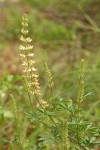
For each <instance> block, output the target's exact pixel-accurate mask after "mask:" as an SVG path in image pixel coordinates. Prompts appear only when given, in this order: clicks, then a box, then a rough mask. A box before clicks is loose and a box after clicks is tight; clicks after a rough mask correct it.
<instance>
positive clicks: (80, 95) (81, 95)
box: [77, 59, 85, 103]
mask: <svg viewBox="0 0 100 150" xmlns="http://www.w3.org/2000/svg"><path fill="white" fill-rule="evenodd" d="M84 71H85V60H84V59H82V60H81V64H80V70H79V90H78V97H77V101H78V103H81V102H82V101H83V99H84V79H83V78H84Z"/></svg>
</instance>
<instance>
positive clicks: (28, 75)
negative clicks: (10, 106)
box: [19, 14, 41, 95]
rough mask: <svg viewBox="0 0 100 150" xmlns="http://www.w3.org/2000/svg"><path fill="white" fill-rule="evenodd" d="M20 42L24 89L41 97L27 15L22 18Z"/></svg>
mask: <svg viewBox="0 0 100 150" xmlns="http://www.w3.org/2000/svg"><path fill="white" fill-rule="evenodd" d="M21 33H22V35H21V37H20V40H21V42H22V44H21V45H20V47H19V49H20V56H21V58H22V66H23V77H24V83H25V87H26V89H27V90H28V92H29V93H30V94H33V95H34V94H37V95H41V92H40V85H39V81H38V76H39V75H38V74H37V69H36V67H35V63H36V62H35V60H34V59H33V56H34V53H33V45H31V42H32V39H31V38H30V37H29V30H28V18H27V15H26V14H25V15H23V17H22V29H21Z"/></svg>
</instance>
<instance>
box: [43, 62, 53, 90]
mask: <svg viewBox="0 0 100 150" xmlns="http://www.w3.org/2000/svg"><path fill="white" fill-rule="evenodd" d="M44 69H45V72H46V74H47V77H48V86H49V87H50V88H52V87H53V86H54V82H53V77H52V74H51V71H50V70H49V68H48V65H47V64H46V63H44Z"/></svg>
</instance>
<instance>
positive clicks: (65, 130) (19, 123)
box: [8, 14, 100, 150]
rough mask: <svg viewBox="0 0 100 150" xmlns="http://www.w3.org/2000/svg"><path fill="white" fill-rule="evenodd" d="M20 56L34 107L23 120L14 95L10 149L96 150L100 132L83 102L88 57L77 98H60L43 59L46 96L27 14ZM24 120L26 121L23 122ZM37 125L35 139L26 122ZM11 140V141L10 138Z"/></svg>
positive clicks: (27, 89)
mask: <svg viewBox="0 0 100 150" xmlns="http://www.w3.org/2000/svg"><path fill="white" fill-rule="evenodd" d="M21 33H22V35H21V38H20V40H21V45H20V47H19V49H20V57H21V60H22V72H23V73H22V74H23V75H22V81H23V83H24V87H25V90H26V92H27V95H28V98H29V103H30V107H31V109H30V110H29V111H27V112H24V113H23V114H24V115H23V119H20V117H21V116H19V115H18V113H17V105H16V103H17V100H15V98H14V96H13V95H11V97H12V104H13V108H12V110H13V114H14V115H13V116H14V122H15V135H14V139H13V140H12V141H10V146H11V150H93V148H94V147H95V146H96V145H98V144H100V143H99V142H98V139H99V136H100V131H99V129H98V128H97V127H95V126H94V125H93V123H91V122H90V121H89V120H88V118H85V117H84V113H86V112H85V110H84V108H82V103H83V102H84V97H85V90H84V89H85V88H84V72H85V60H84V59H82V60H81V63H80V68H79V82H78V94H77V98H75V99H67V98H66V99H65V98H62V97H58V96H57V95H55V92H54V81H53V75H52V73H51V71H50V69H49V67H48V65H47V64H46V63H45V62H43V66H44V71H45V75H46V76H47V81H46V82H47V83H48V87H49V89H50V91H51V95H50V97H49V98H48V99H45V98H44V96H43V94H42V88H41V87H40V82H39V74H38V70H37V68H36V60H35V59H34V53H33V45H32V39H31V38H30V36H29V30H28V17H27V15H26V14H25V15H24V16H23V17H22V29H21ZM23 122H24V124H23ZM25 123H26V124H29V125H31V126H34V130H35V131H38V129H39V131H38V132H37V133H35V132H34V131H33V133H31V134H34V136H35V141H32V139H31V140H29V139H28V137H27V136H26V131H27V125H25ZM8 142H9V141H8Z"/></svg>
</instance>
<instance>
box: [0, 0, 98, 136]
mask: <svg viewBox="0 0 100 150" xmlns="http://www.w3.org/2000/svg"><path fill="white" fill-rule="evenodd" d="M24 13H27V14H28V15H29V29H30V35H31V37H32V39H33V45H34V53H35V57H36V60H37V65H38V69H39V73H40V82H41V86H42V87H43V93H44V96H45V97H46V98H48V95H49V91H48V88H47V84H46V79H45V75H44V69H43V61H46V62H47V63H48V65H49V68H50V69H51V71H52V72H53V77H54V81H55V88H54V93H55V95H58V96H63V97H64V98H72V99H73V100H76V97H77V87H78V68H79V63H80V60H81V59H82V58H84V59H85V60H86V72H85V94H87V93H89V94H88V95H87V96H86V97H85V100H84V102H83V106H85V109H86V110H87V113H86V114H84V115H86V117H89V118H90V119H91V120H92V121H94V122H95V123H96V124H97V125H98V126H99V123H100V120H99V118H100V109H99V108H100V0H80V1H77V0H0V124H1V125H0V126H2V129H0V136H4V137H5V136H6V132H7V133H8V135H9V136H10V135H11V134H12V132H13V129H12V128H11V127H9V126H10V125H11V123H12V122H11V114H10V105H11V104H10V96H9V94H10V93H12V94H14V96H15V97H16V99H17V101H18V105H19V109H20V111H21V110H22V108H26V109H28V108H29V106H28V102H27V96H26V95H25V94H24V96H23V91H24V90H23V86H22V83H21V81H20V80H21V78H20V74H21V73H20V72H21V68H20V58H19V44H20V42H19V37H20V29H21V18H22V15H23V14H24ZM9 136H8V137H9Z"/></svg>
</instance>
